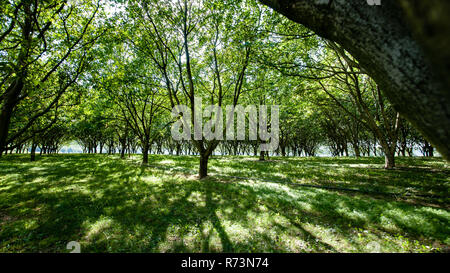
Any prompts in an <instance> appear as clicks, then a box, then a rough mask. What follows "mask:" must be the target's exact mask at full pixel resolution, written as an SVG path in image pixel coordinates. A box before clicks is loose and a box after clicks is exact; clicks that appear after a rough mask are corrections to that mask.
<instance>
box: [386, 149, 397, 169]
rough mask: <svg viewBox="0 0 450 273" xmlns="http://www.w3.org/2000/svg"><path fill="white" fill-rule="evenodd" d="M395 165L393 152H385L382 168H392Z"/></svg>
mask: <svg viewBox="0 0 450 273" xmlns="http://www.w3.org/2000/svg"><path fill="white" fill-rule="evenodd" d="M394 167H395V153H394V152H391V151H389V152H387V151H386V152H385V155H384V168H385V169H387V170H390V169H393V168H394Z"/></svg>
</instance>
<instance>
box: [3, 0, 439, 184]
mask: <svg viewBox="0 0 450 273" xmlns="http://www.w3.org/2000/svg"><path fill="white" fill-rule="evenodd" d="M4 10H5V12H3V13H2V15H0V16H2V25H1V26H2V29H1V31H2V34H1V36H0V37H1V40H0V45H1V48H0V52H1V54H0V61H1V65H2V67H4V69H2V74H1V77H2V78H1V83H2V85H1V87H0V88H1V89H0V90H1V91H0V92H1V93H0V94H1V96H0V98H1V100H0V105H1V109H0V110H1V113H0V124H1V126H0V127H1V128H0V155H1V154H2V153H4V152H6V151H8V150H9V151H13V150H15V151H23V150H24V148H25V147H29V148H30V150H31V153H32V160H34V154H35V151H36V149H37V147H40V150H41V151H43V152H45V153H51V152H57V151H58V149H59V148H60V147H61V145H62V144H63V143H66V142H70V141H77V142H78V143H79V144H80V146H82V147H83V151H84V152H86V153H109V154H111V153H116V152H120V153H121V156H122V157H124V156H125V154H126V153H137V152H140V153H142V162H143V163H144V164H145V163H148V161H149V158H148V154H149V153H167V152H168V153H174V154H196V155H199V160H200V161H199V176H200V178H203V177H205V176H207V170H208V160H209V158H210V156H211V155H213V154H214V153H215V152H216V153H221V154H234V155H238V154H252V155H257V154H259V157H260V159H261V160H264V159H265V157H266V156H268V155H269V154H268V153H265V152H264V151H259V150H258V147H259V144H260V143H261V141H250V140H247V141H226V142H225V141H220V140H207V139H205V138H200V139H197V138H193V139H195V140H192V141H175V140H173V139H172V136H171V135H170V126H171V125H172V124H173V122H174V121H175V120H176V119H177V118H180V117H175V118H173V117H172V116H171V115H170V112H171V109H172V108H173V107H174V106H176V105H180V104H182V105H186V106H188V108H189V109H190V110H191V111H192V112H194V108H195V107H196V105H195V97H202V98H203V100H204V101H205V102H208V103H207V104H211V105H215V106H218V107H221V106H225V105H232V106H236V105H238V104H242V105H248V104H256V105H274V104H277V105H280V136H279V140H280V141H279V148H278V149H277V151H276V152H275V153H274V154H279V155H283V156H288V155H292V156H300V155H304V156H314V155H316V154H317V152H318V149H319V148H320V147H323V146H326V147H328V148H329V150H330V152H331V153H332V155H335V156H348V155H355V156H361V155H366V156H370V155H380V154H383V155H385V158H386V160H385V161H386V164H385V167H386V168H393V167H394V166H395V154H396V153H397V154H401V155H407V154H408V155H412V151H413V148H414V146H417V145H419V146H421V147H422V149H423V151H424V154H426V155H431V156H432V155H433V148H432V146H431V145H430V144H429V143H428V142H427V141H426V140H425V139H423V137H422V136H421V135H420V134H419V133H418V132H417V131H416V130H415V129H414V128H412V127H411V125H410V124H409V123H408V122H406V121H405V120H404V119H403V117H402V116H401V115H400V114H399V113H398V112H397V111H395V110H394V108H393V107H392V105H391V104H390V103H389V102H388V100H387V99H386V98H385V96H384V95H383V90H382V88H381V87H380V86H379V85H377V84H376V83H375V82H374V81H373V79H371V78H370V77H369V76H368V75H367V73H366V71H365V70H364V69H363V68H361V67H360V65H359V63H358V62H357V61H356V60H355V59H354V58H353V57H352V56H351V55H349V54H348V53H347V52H346V51H345V50H344V49H343V48H341V47H340V46H339V45H337V44H334V43H332V42H329V41H326V40H324V39H321V38H319V37H317V36H315V35H314V34H313V33H311V32H310V31H309V30H307V29H306V28H304V27H302V26H300V25H297V24H295V23H293V22H291V21H288V20H287V19H285V18H283V17H281V16H280V15H278V14H276V13H274V12H273V11H272V10H270V9H268V8H265V7H264V6H261V5H259V4H257V3H256V2H254V1H252V0H247V1H243V0H233V1H227V3H226V4H225V3H224V2H223V1H219V0H213V1H187V0H176V1H156V0H148V1H128V2H127V3H122V4H121V1H117V3H116V2H115V1H109V2H107V3H100V2H97V3H93V2H91V1H85V2H84V1H79V2H77V3H76V5H75V4H74V3H73V2H65V1H62V2H61V1H44V2H41V1H25V0H24V1H19V2H11V3H9V2H8V3H7V5H5V8H4ZM207 119H208V118H205V121H206V120H207ZM187 122H188V123H190V124H191V125H193V124H194V117H192V118H191V120H188V121H187ZM212 124H213V126H212V128H211V129H212V130H214V131H215V130H216V128H215V125H214V123H212Z"/></svg>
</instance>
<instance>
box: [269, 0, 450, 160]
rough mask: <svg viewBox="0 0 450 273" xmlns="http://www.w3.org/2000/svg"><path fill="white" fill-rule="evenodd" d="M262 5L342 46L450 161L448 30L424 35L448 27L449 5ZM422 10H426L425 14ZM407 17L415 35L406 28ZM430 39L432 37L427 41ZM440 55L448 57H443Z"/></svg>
mask: <svg viewBox="0 0 450 273" xmlns="http://www.w3.org/2000/svg"><path fill="white" fill-rule="evenodd" d="M260 2H262V3H263V4H266V5H268V6H270V7H272V8H273V9H274V10H276V11H278V12H280V13H282V14H283V15H285V16H287V17H288V18H289V19H291V20H293V21H295V22H297V23H301V24H303V25H305V26H306V27H308V28H310V29H311V30H313V31H315V32H316V33H317V34H318V35H320V36H321V37H324V38H326V39H329V40H332V41H335V42H337V43H338V44H340V45H342V46H343V48H345V49H346V50H347V51H348V52H350V53H351V54H352V55H353V56H354V57H355V58H356V59H357V60H358V61H359V63H360V64H361V66H362V67H363V68H364V70H365V71H366V72H367V73H368V74H369V75H370V76H371V77H372V78H373V79H374V80H375V81H376V82H377V84H378V85H380V87H381V89H382V90H383V91H384V93H385V95H386V96H387V98H388V99H389V100H390V102H391V103H392V104H393V106H394V107H395V109H397V110H398V111H399V112H400V113H401V114H402V116H404V117H406V118H407V119H408V120H409V121H410V122H411V123H412V124H413V125H414V126H416V127H417V128H419V129H420V131H421V132H422V134H423V135H424V136H425V137H426V138H427V139H429V140H430V142H432V143H433V144H434V145H435V146H436V148H437V149H438V150H439V151H440V152H441V154H442V155H443V156H444V157H445V158H447V159H450V143H449V141H448V139H449V138H450V135H449V134H450V118H449V112H450V109H449V107H450V96H449V93H448V90H449V89H450V84H449V83H450V81H449V80H448V69H449V68H448V66H447V67H445V68H444V66H445V65H444V64H443V63H446V61H447V63H448V53H447V48H448V46H449V42H448V35H446V33H448V31H447V32H446V31H433V32H428V33H435V34H426V33H427V32H426V31H424V29H425V28H424V26H426V25H428V24H429V25H430V26H431V27H432V28H433V27H434V29H437V28H439V29H444V30H445V29H446V30H448V29H449V23H448V19H447V18H446V13H445V11H448V10H449V9H450V8H449V4H448V2H445V1H443V0H438V1H433V3H436V4H438V5H437V6H436V7H434V6H433V4H430V3H426V4H424V3H422V4H420V5H416V2H417V1H412V0H397V1H383V2H382V5H381V6H371V5H368V4H367V3H366V1H360V0H347V1H336V0H334V1H332V0H330V1H315V0H260ZM427 2H428V1H427ZM413 3H414V4H413ZM420 7H425V15H426V16H422V15H423V12H422V10H420ZM440 8H442V10H439V9H440ZM433 10H438V11H439V12H434V13H433V12H431V11H433ZM432 14H437V15H436V16H437V18H436V16H435V17H433V16H432ZM405 15H406V18H407V19H408V20H409V21H410V22H412V24H411V25H413V26H414V28H415V31H411V29H409V28H408V26H409V25H410V24H408V23H406V22H405ZM413 32H414V33H418V37H419V40H420V41H422V42H423V41H426V42H425V43H422V44H424V45H425V46H422V44H421V43H420V42H419V41H417V40H416V39H415V38H413ZM430 35H434V36H431V38H433V39H431V40H427V38H429V36H430ZM445 35H446V36H447V37H445ZM433 41H440V42H441V43H433ZM436 49H439V50H436ZM442 52H443V53H442ZM442 54H444V56H447V58H440V57H439V56H441V55H442ZM430 60H431V61H430ZM433 64H436V66H433ZM441 68H443V69H442V70H441V72H439V73H436V70H437V71H439V70H440V69H441ZM441 73H443V74H441ZM425 94H426V95H425Z"/></svg>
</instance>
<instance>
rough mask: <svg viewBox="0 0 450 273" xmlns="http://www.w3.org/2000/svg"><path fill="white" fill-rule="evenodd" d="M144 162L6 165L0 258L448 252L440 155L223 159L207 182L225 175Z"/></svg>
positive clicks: (0, 177) (92, 159)
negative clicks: (72, 244)
mask: <svg viewBox="0 0 450 273" xmlns="http://www.w3.org/2000/svg"><path fill="white" fill-rule="evenodd" d="M139 160H140V158H139V157H137V156H136V157H132V158H129V159H127V160H120V159H119V158H118V157H116V156H109V157H108V156H106V155H52V156H43V157H39V158H38V161H37V162H33V163H31V162H29V161H28V156H26V155H8V156H5V157H3V158H1V159H0V251H1V252H67V251H68V250H66V244H67V243H68V242H69V241H78V242H80V243H81V251H82V252H219V251H225V252H337V251H339V252H355V251H358V252H360V251H362V252H367V251H372V250H377V247H378V246H379V249H380V250H381V251H384V252H385V251H388V252H408V251H412V252H431V251H446V249H447V248H448V245H449V244H450V239H449V235H450V226H449V223H450V221H449V220H450V212H449V210H448V204H449V202H448V201H449V199H448V197H449V195H448V192H449V191H448V190H449V182H450V178H449V169H448V167H447V166H446V165H445V162H444V161H442V160H441V159H421V158H415V159H410V158H400V159H398V164H399V166H400V168H399V169H397V170H393V171H386V170H383V169H382V166H383V163H384V162H383V160H382V159H381V158H362V159H354V158H289V159H283V158H274V159H273V160H271V161H268V162H258V161H256V159H255V158H251V157H234V158H233V157H215V158H213V159H212V160H211V162H210V170H211V174H214V173H216V174H220V175H222V176H218V175H216V176H214V175H213V176H212V177H209V178H207V179H205V180H201V181H199V180H197V179H196V177H195V173H196V170H197V164H198V159H197V158H195V157H185V156H183V157H176V156H156V155H154V156H151V157H150V162H151V163H150V165H149V166H140V165H139V164H138V163H139ZM230 176H234V177H230ZM236 177H246V178H250V179H239V178H236ZM268 181H273V182H268ZM285 182H290V183H302V184H311V185H333V186H336V187H346V188H351V189H361V190H372V191H378V192H389V193H395V194H396V196H397V197H395V196H394V197H387V196H386V197H383V196H380V195H370V194H361V193H354V192H344V191H330V190H324V189H317V188H305V187H296V186H295V185H292V184H287V183H285ZM430 195H432V196H433V198H428V197H426V196H430ZM424 196H425V197H424Z"/></svg>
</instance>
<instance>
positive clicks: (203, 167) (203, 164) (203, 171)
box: [199, 154, 209, 179]
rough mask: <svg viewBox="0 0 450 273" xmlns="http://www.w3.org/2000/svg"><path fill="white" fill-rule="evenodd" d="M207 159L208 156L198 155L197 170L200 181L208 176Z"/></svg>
mask: <svg viewBox="0 0 450 273" xmlns="http://www.w3.org/2000/svg"><path fill="white" fill-rule="evenodd" d="M208 159H209V156H208V155H206V154H200V169H199V178H200V179H202V178H205V177H207V176H208Z"/></svg>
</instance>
